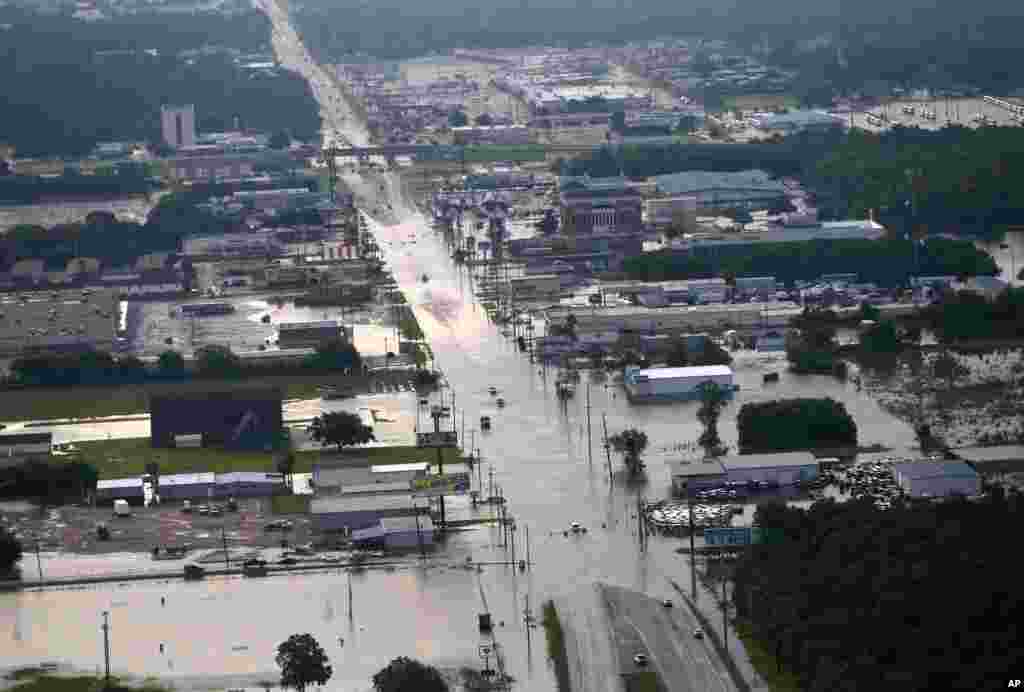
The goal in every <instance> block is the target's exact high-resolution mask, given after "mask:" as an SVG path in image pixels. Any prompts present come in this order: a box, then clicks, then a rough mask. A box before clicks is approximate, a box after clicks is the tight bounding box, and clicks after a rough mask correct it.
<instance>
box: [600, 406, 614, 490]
mask: <svg viewBox="0 0 1024 692" xmlns="http://www.w3.org/2000/svg"><path fill="white" fill-rule="evenodd" d="M601 422H602V423H603V424H604V453H605V456H606V457H607V458H608V482H609V483H610V482H611V480H612V446H611V444H610V443H609V442H608V416H607V414H604V413H602V414H601Z"/></svg>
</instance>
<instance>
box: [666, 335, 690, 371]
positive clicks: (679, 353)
mask: <svg viewBox="0 0 1024 692" xmlns="http://www.w3.org/2000/svg"><path fill="white" fill-rule="evenodd" d="M689 364H690V349H689V346H688V345H687V343H686V337H685V336H681V337H677V338H675V339H673V340H672V344H671V345H670V346H669V351H668V356H666V358H665V365H667V366H668V367H670V368H685V367H686V366H687V365H689Z"/></svg>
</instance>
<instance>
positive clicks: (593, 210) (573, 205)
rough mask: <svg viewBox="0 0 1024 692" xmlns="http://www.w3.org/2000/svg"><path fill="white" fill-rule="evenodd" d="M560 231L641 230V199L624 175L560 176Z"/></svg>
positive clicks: (587, 232)
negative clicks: (622, 176) (615, 176)
mask: <svg viewBox="0 0 1024 692" xmlns="http://www.w3.org/2000/svg"><path fill="white" fill-rule="evenodd" d="M559 189H560V192H559V202H560V206H561V211H562V225H561V228H562V233H563V234H565V235H590V234H598V233H613V234H619V233H637V232H639V231H641V230H643V211H642V207H643V199H642V197H641V195H640V193H639V192H637V191H636V190H635V189H633V188H631V187H629V186H628V185H627V184H626V181H625V179H623V178H590V177H589V176H582V177H572V178H562V179H561V180H560V181H559Z"/></svg>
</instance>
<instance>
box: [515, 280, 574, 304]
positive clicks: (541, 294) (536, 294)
mask: <svg viewBox="0 0 1024 692" xmlns="http://www.w3.org/2000/svg"><path fill="white" fill-rule="evenodd" d="M510 285H511V288H512V295H513V296H515V298H517V299H522V300H530V299H533V298H551V297H553V296H557V295H558V294H559V293H561V291H562V279H561V277H560V276H559V275H558V274H531V275H528V276H521V277H518V278H514V279H511V280H510Z"/></svg>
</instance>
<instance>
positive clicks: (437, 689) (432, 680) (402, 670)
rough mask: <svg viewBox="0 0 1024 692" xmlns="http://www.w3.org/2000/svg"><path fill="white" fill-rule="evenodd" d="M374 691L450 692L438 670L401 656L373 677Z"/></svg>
mask: <svg viewBox="0 0 1024 692" xmlns="http://www.w3.org/2000/svg"><path fill="white" fill-rule="evenodd" d="M373 689H374V690H375V691H376V692H448V683H446V682H445V680H444V678H443V677H442V676H441V672H440V671H439V670H437V668H434V667H433V666H428V665H424V664H423V663H420V662H419V661H416V660H414V659H411V658H406V657H405V656H399V657H398V658H395V659H392V661H391V663H389V664H388V665H387V667H385V668H382V669H381V670H380V671H378V672H377V673H376V674H375V675H374V676H373Z"/></svg>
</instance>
